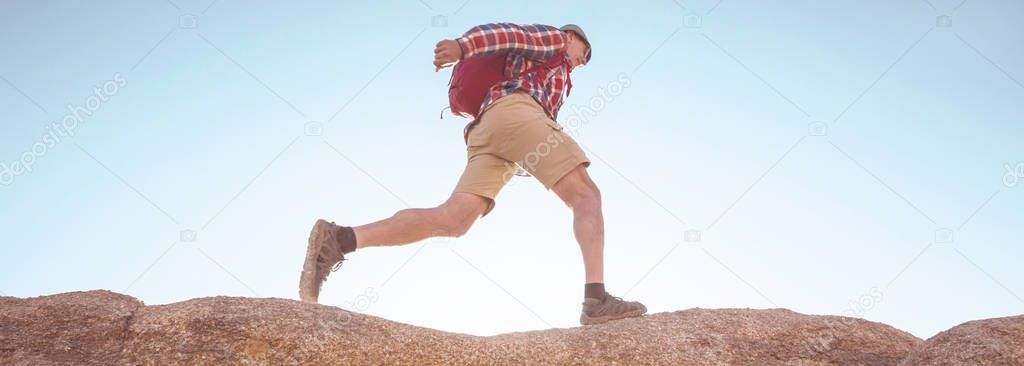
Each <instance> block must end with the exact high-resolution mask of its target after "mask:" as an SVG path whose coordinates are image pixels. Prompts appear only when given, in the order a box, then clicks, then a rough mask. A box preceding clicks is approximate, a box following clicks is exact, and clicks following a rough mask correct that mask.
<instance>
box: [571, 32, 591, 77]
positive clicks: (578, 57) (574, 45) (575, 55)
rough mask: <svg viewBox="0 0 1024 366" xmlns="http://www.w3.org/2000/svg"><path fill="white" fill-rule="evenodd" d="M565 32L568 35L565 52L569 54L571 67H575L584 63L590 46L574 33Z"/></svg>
mask: <svg viewBox="0 0 1024 366" xmlns="http://www.w3.org/2000/svg"><path fill="white" fill-rule="evenodd" d="M567 33H568V35H569V43H568V44H567V45H566V49H565V52H566V54H568V55H569V59H570V60H572V67H573V68H577V67H580V66H583V65H586V64H587V53H588V52H590V47H589V46H587V43H586V42H583V39H581V38H580V37H579V36H577V35H576V33H574V32H567Z"/></svg>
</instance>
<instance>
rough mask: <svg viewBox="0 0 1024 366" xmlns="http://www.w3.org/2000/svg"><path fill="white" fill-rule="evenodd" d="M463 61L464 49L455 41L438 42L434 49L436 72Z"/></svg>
mask: <svg viewBox="0 0 1024 366" xmlns="http://www.w3.org/2000/svg"><path fill="white" fill-rule="evenodd" d="M461 59H462V47H459V42H456V41H455V40H453V39H446V40H442V41H441V42H437V46H435V47H434V72H437V71H438V70H441V69H443V68H446V67H449V66H452V65H455V63H457V62H459V60H461Z"/></svg>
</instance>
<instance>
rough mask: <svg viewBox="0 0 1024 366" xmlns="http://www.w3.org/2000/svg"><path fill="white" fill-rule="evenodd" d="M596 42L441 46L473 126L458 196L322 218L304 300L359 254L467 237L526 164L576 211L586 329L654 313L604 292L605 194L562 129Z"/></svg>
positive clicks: (500, 26) (546, 31) (509, 33)
mask: <svg viewBox="0 0 1024 366" xmlns="http://www.w3.org/2000/svg"><path fill="white" fill-rule="evenodd" d="M590 57H591V50H590V41H589V40H588V39H587V36H586V34H585V33H583V29H581V28H580V27H579V26H577V25H573V24H569V25H566V26H563V27H561V28H555V27H552V26H548V25H539V24H537V25H517V24H511V23H495V24H484V25H480V26H476V27H473V28H471V29H470V30H469V31H467V32H466V33H465V34H463V36H462V37H460V38H457V39H446V40H442V41H440V42H438V43H437V46H436V48H435V49H434V67H435V71H438V70H440V69H443V68H447V67H450V66H454V71H453V73H452V81H451V83H450V89H449V102H450V104H451V108H452V112H453V113H458V114H461V115H463V116H467V117H469V118H471V119H472V122H470V123H469V124H468V125H467V126H466V128H465V129H464V133H463V138H464V140H465V142H466V145H467V156H468V161H467V163H466V169H465V171H464V172H463V173H462V177H461V178H460V179H459V182H458V183H457V184H456V185H455V189H454V191H453V193H452V194H451V197H449V198H448V200H447V201H445V202H444V203H442V204H441V205H440V206H437V207H433V208H412V209H406V210H401V211H398V212H397V213H395V214H394V216H391V217H389V218H387V219H384V220H380V221H377V222H373V223H370V224H366V225H363V226H354V227H348V226H339V225H335V224H334V223H333V222H328V221H325V220H322V219H321V220H318V221H317V222H316V224H314V225H313V230H312V232H311V233H310V236H309V247H308V249H307V252H306V260H305V264H304V265H303V268H302V276H301V279H300V281H299V295H300V297H301V298H302V301H304V302H307V303H316V302H317V299H318V297H319V295H320V289H321V287H322V286H323V283H324V281H326V280H327V276H328V275H329V274H330V273H331V272H334V271H337V270H338V268H339V267H340V266H341V262H342V261H343V260H345V255H347V254H350V253H352V252H354V251H356V250H359V249H363V248H369V247H380V246H394V245H405V244H410V243H415V242H418V241H421V240H424V239H428V238H431V237H460V236H462V235H463V234H465V233H466V232H467V231H468V230H469V228H470V226H472V225H473V222H475V221H476V220H477V219H478V218H480V217H483V216H485V215H487V213H489V212H490V211H491V210H492V209H493V208H494V199H495V197H496V196H497V195H498V192H499V191H500V190H501V188H502V187H503V186H504V185H505V184H506V183H507V182H508V181H509V180H510V179H511V178H512V176H513V175H516V173H517V171H518V170H519V168H520V167H521V168H522V169H523V170H525V171H526V172H527V173H528V174H529V175H532V176H533V177H536V179H537V180H539V181H540V183H542V184H543V185H544V188H546V189H548V190H551V191H554V193H555V194H556V195H557V196H558V198H560V199H561V200H562V202H564V203H565V204H566V205H567V206H568V207H569V208H570V209H571V210H572V213H573V232H574V234H575V236H576V241H577V242H578V243H579V246H580V249H581V251H582V254H583V263H584V268H585V271H586V281H585V282H584V300H583V311H582V314H581V315H580V323H581V324H584V325H587V324H598V323H603V322H607V321H610V320H615V319H621V318H627V317H635V316H641V315H643V314H645V313H646V312H647V308H646V307H645V306H644V305H643V304H641V303H639V302H635V301H624V300H622V299H621V298H619V297H615V296H611V295H610V294H608V293H607V292H606V291H605V288H604V217H603V215H602V213H601V193H600V191H599V190H598V188H597V185H595V184H594V182H593V181H592V180H591V179H590V175H589V174H587V167H588V166H590V160H589V159H588V158H587V156H586V154H584V152H583V149H581V148H580V146H579V145H578V144H577V143H576V142H575V141H574V140H573V139H572V137H571V136H569V134H567V133H566V132H565V131H563V130H562V127H561V126H560V125H559V124H558V123H557V122H555V119H556V118H557V116H558V109H559V108H560V107H561V106H562V103H563V96H562V92H563V91H565V94H566V96H568V94H569V92H570V90H569V89H571V88H572V82H571V80H570V78H569V74H570V72H572V70H573V69H575V68H576V67H579V66H583V65H586V64H587V63H588V62H590Z"/></svg>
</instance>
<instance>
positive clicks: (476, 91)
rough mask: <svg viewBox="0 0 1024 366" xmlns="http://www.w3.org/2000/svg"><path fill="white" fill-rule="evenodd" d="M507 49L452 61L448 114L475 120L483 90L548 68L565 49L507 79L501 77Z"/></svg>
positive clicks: (555, 64) (503, 71)
mask: <svg viewBox="0 0 1024 366" xmlns="http://www.w3.org/2000/svg"><path fill="white" fill-rule="evenodd" d="M507 57H508V52H500V53H496V54H491V55H482V56H474V57H470V58H467V59H465V60H462V61H459V63H457V64H455V69H454V70H452V79H451V81H449V82H448V104H449V106H450V107H451V109H452V113H454V114H456V115H459V116H463V117H466V118H469V119H471V120H476V118H477V117H478V116H479V115H480V105H481V104H483V102H484V98H486V97H487V92H488V91H489V90H491V87H493V86H494V85H496V84H499V83H503V82H506V81H509V80H513V79H515V78H517V77H519V76H520V75H526V74H529V73H532V72H536V71H539V70H541V69H551V68H553V67H556V66H558V65H560V64H562V63H563V62H564V61H565V60H564V58H565V51H559V52H558V53H556V54H555V55H554V56H551V58H549V59H548V60H547V61H546V62H544V63H543V64H541V65H537V66H536V67H534V68H532V69H529V70H526V71H523V72H522V73H519V74H517V75H513V76H512V77H511V78H505V60H506V58H507Z"/></svg>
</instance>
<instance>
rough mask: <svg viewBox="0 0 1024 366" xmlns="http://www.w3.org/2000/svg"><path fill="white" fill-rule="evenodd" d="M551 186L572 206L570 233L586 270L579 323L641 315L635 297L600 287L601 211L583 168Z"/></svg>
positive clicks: (643, 310) (597, 194)
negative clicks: (627, 299) (626, 298)
mask: <svg viewBox="0 0 1024 366" xmlns="http://www.w3.org/2000/svg"><path fill="white" fill-rule="evenodd" d="M551 190H552V191H554V192H555V194H557V195H558V197H559V198H561V199H562V201H563V202H565V204H566V205H567V206H569V208H571V209H572V214H573V222H572V229H573V233H575V234H576V241H577V242H578V243H579V245H580V250H581V251H582V252H583V267H584V270H585V271H586V282H585V284H584V295H583V311H582V313H581V314H580V324H583V325H589V324H600V323H604V322H607V321H610V320H615V319H622V318H629V317H634V316H641V315H643V314H645V313H647V307H646V306H644V305H643V304H641V303H639V302H636V301H625V300H622V299H621V298H618V297H615V296H611V295H609V294H608V292H606V291H605V288H604V215H603V214H602V213H601V191H600V190H598V189H597V185H596V184H594V181H593V180H591V179H590V175H589V174H587V168H586V167H585V166H583V165H580V166H577V167H576V169H573V171H572V172H569V174H568V175H566V176H565V177H563V178H562V179H561V180H559V181H558V182H557V183H555V185H554V186H553V187H551Z"/></svg>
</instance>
